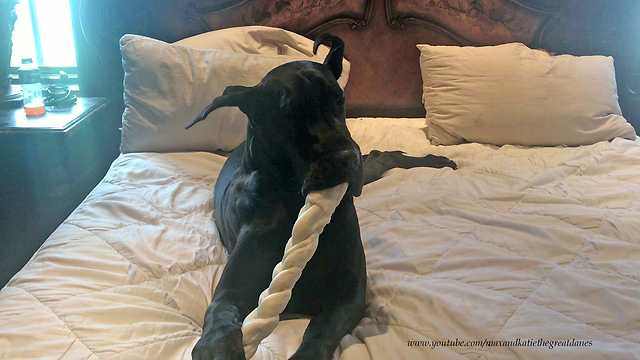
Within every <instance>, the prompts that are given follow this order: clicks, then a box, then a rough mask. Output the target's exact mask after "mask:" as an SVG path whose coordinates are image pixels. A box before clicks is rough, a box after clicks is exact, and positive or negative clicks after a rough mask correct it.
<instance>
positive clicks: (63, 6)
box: [11, 0, 76, 67]
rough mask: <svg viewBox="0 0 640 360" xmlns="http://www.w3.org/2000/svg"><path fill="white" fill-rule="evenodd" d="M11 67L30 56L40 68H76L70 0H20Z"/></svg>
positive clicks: (16, 65) (17, 7)
mask: <svg viewBox="0 0 640 360" xmlns="http://www.w3.org/2000/svg"><path fill="white" fill-rule="evenodd" d="M16 13H17V15H18V21H17V22H16V28H15V30H14V31H13V52H12V55H11V66H14V67H19V66H20V64H21V59H23V58H32V59H33V62H34V63H36V65H37V66H39V67H76V51H75V46H74V42H73V32H72V30H71V9H70V7H69V0H21V1H20V3H19V4H18V5H17V6H16Z"/></svg>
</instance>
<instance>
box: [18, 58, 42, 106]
mask: <svg viewBox="0 0 640 360" xmlns="http://www.w3.org/2000/svg"><path fill="white" fill-rule="evenodd" d="M18 76H19V77H20V86H21V87H22V102H23V104H24V112H25V113H26V114H27V116H40V115H42V114H44V99H43V97H42V84H41V83H40V69H38V67H37V66H35V64H34V63H33V60H32V59H22V66H20V69H18Z"/></svg>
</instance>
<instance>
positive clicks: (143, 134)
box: [120, 27, 350, 153]
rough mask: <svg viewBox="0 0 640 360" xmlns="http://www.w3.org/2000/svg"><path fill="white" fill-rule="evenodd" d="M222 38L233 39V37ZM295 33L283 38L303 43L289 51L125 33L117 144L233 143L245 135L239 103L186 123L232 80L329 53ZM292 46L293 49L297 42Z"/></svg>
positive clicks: (190, 146)
mask: <svg viewBox="0 0 640 360" xmlns="http://www.w3.org/2000/svg"><path fill="white" fill-rule="evenodd" d="M253 28H255V27H253ZM225 30H226V29H225ZM255 31H256V30H255V29H254V33H255ZM282 31H284V30H282ZM222 32H223V33H225V31H222ZM236 32H237V31H236ZM215 33H218V32H217V31H216V32H210V33H207V34H204V35H200V37H203V36H204V37H208V38H210V39H215V38H216V36H217V35H218V34H215ZM227 35H228V34H227ZM227 35H225V34H222V36H224V37H226V36H227ZM238 39H239V40H240V41H244V42H246V41H247V39H246V38H242V37H239V38H238ZM278 39H279V38H278V37H271V38H270V39H269V40H268V42H270V43H271V44H276V43H278V44H280V42H279V40H278ZM190 41H191V40H185V41H184V42H185V43H189V42H190ZM225 41H226V42H228V43H233V41H232V40H230V39H227V40H225ZM256 41H259V40H257V39H256ZM296 41H297V42H295V43H292V42H291V40H290V38H286V37H285V38H284V39H283V42H282V43H284V44H286V46H287V47H289V48H291V49H298V50H299V54H298V55H297V56H284V55H277V54H274V55H264V54H259V53H253V54H246V53H236V52H229V51H222V50H201V49H193V48H190V47H186V46H183V45H178V44H168V43H165V42H162V41H159V40H154V39H151V38H147V37H143V36H137V35H125V36H123V37H122V39H121V40H120V50H121V52H122V59H123V67H124V71H125V80H124V102H125V111H124V114H123V121H122V142H121V145H120V151H121V152H123V153H128V152H145V151H155V152H161V151H216V150H225V151H230V150H233V149H234V148H235V147H236V146H238V145H239V144H240V143H241V142H242V141H243V140H244V139H245V138H246V131H247V117H246V115H244V114H243V113H242V112H241V111H240V110H239V109H237V108H235V107H234V108H221V109H218V110H216V111H214V112H213V113H211V114H210V115H209V116H208V118H207V119H206V120H205V121H203V122H202V123H201V124H198V128H194V129H190V130H185V126H186V125H188V124H189V123H190V122H191V121H192V120H193V119H194V118H195V116H196V115H197V114H199V113H200V111H202V109H204V108H205V106H207V105H208V104H210V103H211V101H212V100H213V99H214V98H215V97H217V96H219V95H222V92H223V91H224V89H225V88H226V87H227V86H229V85H244V86H253V85H256V84H257V83H258V82H259V81H260V80H261V79H262V78H263V77H264V75H266V74H267V73H268V72H269V71H270V70H271V69H273V68H275V67H277V66H279V65H282V64H284V63H287V62H290V61H295V60H311V61H316V62H323V61H324V58H325V56H326V54H327V53H328V48H327V47H325V46H323V47H321V48H320V49H319V51H318V55H317V56H314V57H311V56H308V55H307V54H312V50H313V41H311V40H309V39H306V43H305V42H304V41H301V40H296ZM264 43H266V42H263V44H264ZM302 43H304V44H303V45H300V44H302ZM274 46H276V45H274ZM277 46H281V45H277ZM277 46H276V47H277ZM282 46H285V45H282ZM309 49H311V50H309ZM264 50H266V48H265V49H264ZM238 51H240V50H238ZM266 52H267V53H269V51H266ZM271 53H272V52H271ZM288 53H289V54H291V55H295V52H293V50H292V51H289V52H288ZM349 69H350V65H349V63H348V62H347V61H346V60H345V61H344V62H343V74H342V76H341V77H340V79H339V81H338V83H339V84H340V85H341V86H342V87H343V88H344V86H345V85H346V83H347V80H348V74H349Z"/></svg>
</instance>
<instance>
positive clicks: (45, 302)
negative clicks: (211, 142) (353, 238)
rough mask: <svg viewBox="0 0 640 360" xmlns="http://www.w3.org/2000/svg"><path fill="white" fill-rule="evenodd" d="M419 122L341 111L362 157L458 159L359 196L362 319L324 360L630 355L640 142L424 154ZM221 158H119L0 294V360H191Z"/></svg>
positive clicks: (638, 288) (215, 265)
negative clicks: (348, 115) (382, 153)
mask: <svg viewBox="0 0 640 360" xmlns="http://www.w3.org/2000/svg"><path fill="white" fill-rule="evenodd" d="M421 123H422V122H419V123H417V122H415V121H409V120H407V121H402V120H394V121H393V122H391V121H384V120H357V121H356V120H354V121H351V122H350V127H351V130H352V133H353V135H354V138H355V139H356V140H357V141H358V142H359V143H360V144H361V147H362V150H363V151H364V152H367V151H369V150H371V149H372V148H378V149H381V150H396V149H402V150H408V151H409V152H410V154H413V155H422V154H426V153H435V154H438V155H445V156H448V157H450V158H451V159H453V160H455V161H456V162H457V163H458V165H459V170H457V171H453V170H451V169H440V170H437V169H425V168H420V169H411V170H392V171H390V173H389V174H388V175H387V176H386V177H385V178H383V179H381V180H379V181H377V182H375V183H372V184H370V185H368V186H366V187H365V189H364V191H363V194H362V196H361V197H360V198H358V199H357V201H356V207H357V209H358V216H359V218H360V224H361V229H362V239H363V242H364V247H365V251H366V256H367V268H368V288H367V312H366V317H365V318H364V319H362V321H361V322H360V324H359V326H358V327H357V328H356V329H355V330H354V331H353V333H352V334H351V335H348V336H346V337H345V338H343V340H342V342H341V344H340V347H339V349H338V351H337V352H336V357H339V358H340V359H343V360H352V359H353V360H364V359H381V360H382V359H425V358H428V359H478V358H479V359H514V358H522V359H542V358H547V359H581V360H584V359H637V358H640V142H632V141H628V140H622V139H616V140H614V141H613V142H611V143H609V142H602V143H598V144H595V145H592V146H584V147H579V148H533V149H532V148H521V147H514V146H505V147H502V148H496V147H490V146H484V145H478V144H465V145H459V146H453V147H432V146H431V145H429V144H428V142H427V141H426V139H425V138H424V134H423V133H422V132H421V131H419V130H418V129H417V128H418V126H417V125H416V124H421ZM223 162H224V158H223V157H221V156H217V155H213V154H209V153H173V154H155V153H141V154H128V155H122V156H120V158H119V159H118V160H116V162H115V163H114V164H113V166H112V167H111V170H110V171H109V173H108V174H107V176H106V177H105V178H104V180H103V181H102V183H101V184H100V185H99V186H98V187H97V188H96V189H95V190H94V191H93V192H92V193H91V194H90V195H89V196H88V197H87V199H86V200H85V201H84V202H83V203H82V205H80V206H79V207H78V209H76V211H75V212H74V213H73V214H72V215H71V216H70V217H69V218H68V219H67V220H66V221H65V222H64V224H62V225H61V226H60V227H59V228H58V230H57V231H56V232H55V233H54V234H53V235H52V236H51V237H50V238H49V240H47V242H46V243H45V244H44V245H43V246H42V248H41V249H40V250H39V251H38V252H37V253H36V254H35V255H34V257H33V259H32V260H31V261H30V262H29V264H28V265H27V266H26V267H25V268H24V269H23V270H22V271H21V272H20V273H18V274H17V275H16V276H15V277H14V278H13V279H12V280H11V282H10V283H9V284H8V285H7V286H6V287H5V288H4V289H2V291H1V292H0V357H1V358H3V359H23V358H38V359H62V358H64V359H121V358H126V359H143V358H149V359H190V352H191V349H192V347H193V345H194V344H195V342H196V341H197V340H198V337H199V336H200V332H201V326H202V320H203V317H204V312H205V310H206V308H207V306H208V304H209V303H210V301H211V295H212V292H213V289H214V287H215V284H216V283H217V280H218V279H219V276H220V274H221V273H222V270H223V268H224V263H225V254H224V251H223V249H222V246H221V244H220V242H219V240H218V238H217V234H216V228H215V225H214V223H213V221H212V216H213V200H212V196H213V186H214V183H215V181H216V174H217V173H218V172H219V170H220V168H221V166H222V164H223ZM306 324H307V321H306V320H293V321H287V322H284V323H281V325H280V326H279V327H278V329H277V330H276V333H274V334H273V335H272V336H270V337H269V338H267V339H266V340H265V342H264V344H265V347H266V349H268V350H264V351H263V352H261V353H260V354H259V355H260V356H261V357H262V358H265V359H268V358H272V359H273V358H276V359H283V358H286V356H287V355H291V354H292V353H293V352H294V351H295V348H296V346H297V344H298V343H299V341H300V339H301V336H302V332H303V331H304V327H305V326H306ZM540 339H542V340H543V341H547V342H546V343H545V342H539V340H540ZM574 339H575V342H573V340H574ZM434 340H435V341H447V340H449V341H450V342H453V343H449V344H448V346H446V345H447V344H444V345H442V346H440V344H439V346H435V347H434V346H433V344H432V343H431V341H434ZM456 340H457V341H458V342H457V343H455V341H456ZM567 340H569V341H571V342H567ZM414 341H421V342H420V343H414ZM467 341H474V342H478V343H475V344H474V343H467ZM491 341H494V343H489V342H491ZM495 341H511V342H516V341H520V343H519V345H520V346H514V345H518V344H517V343H516V344H514V343H511V344H509V343H506V344H505V343H495ZM548 341H561V342H560V343H553V342H548ZM410 342H411V343H410ZM461 343H462V344H461ZM577 344H582V345H589V344H590V346H576V345H577ZM504 345H511V346H504ZM523 345H524V346H523ZM570 345H573V346H570ZM551 347H552V348H551Z"/></svg>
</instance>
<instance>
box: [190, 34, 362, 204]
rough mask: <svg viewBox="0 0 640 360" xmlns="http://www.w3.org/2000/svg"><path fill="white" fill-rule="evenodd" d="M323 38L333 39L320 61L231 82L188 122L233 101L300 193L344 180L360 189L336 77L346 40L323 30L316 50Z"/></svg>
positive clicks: (357, 158) (357, 157)
mask: <svg viewBox="0 0 640 360" xmlns="http://www.w3.org/2000/svg"><path fill="white" fill-rule="evenodd" d="M324 40H331V50H330V51H329V54H328V55H327V57H326V59H325V60H324V63H323V64H319V63H315V62H311V61H294V62H290V63H286V64H284V65H281V66H279V67H277V68H275V69H273V70H271V71H270V72H269V73H268V74H267V75H266V76H265V77H264V78H263V79H262V80H261V81H260V83H259V84H258V85H256V86H253V87H245V86H229V87H227V88H226V89H225V91H224V93H223V94H222V95H221V96H219V97H217V98H215V99H214V100H213V102H212V103H211V104H210V105H209V106H207V107H206V108H205V109H204V110H203V111H202V112H201V113H200V114H199V115H198V116H197V117H196V118H195V120H193V122H192V123H191V124H189V125H188V126H187V128H189V127H191V126H193V125H194V124H196V123H197V122H199V121H201V120H204V119H205V118H206V117H207V115H208V114H209V113H210V112H212V111H213V110H215V109H217V108H219V107H223V106H237V107H238V108H240V110H241V111H242V112H244V113H245V114H246V115H247V117H248V118H249V131H248V135H249V141H252V140H251V138H252V137H255V138H256V139H257V140H258V141H257V142H259V143H262V145H263V146H261V147H260V149H259V150H258V151H261V152H265V153H266V154H265V155H266V158H269V159H271V160H275V159H277V160H278V161H287V162H289V164H291V166H292V168H293V171H295V172H296V175H297V176H298V179H299V180H301V181H302V193H303V194H304V195H306V194H307V193H308V192H309V191H311V190H321V189H326V188H329V187H333V186H335V185H338V184H341V183H343V182H349V190H348V192H349V193H351V194H353V195H355V196H358V195H360V193H361V191H362V182H363V168H362V156H361V154H360V148H359V147H358V145H357V144H356V143H355V142H354V141H353V139H352V138H351V134H349V130H348V129H347V126H346V123H345V101H344V93H343V91H342V89H341V88H340V86H339V85H338V82H337V79H338V78H339V77H340V75H341V73H342V58H343V53H344V43H343V42H342V40H341V39H340V38H338V37H337V36H334V35H331V34H323V35H321V36H320V37H318V39H316V41H315V44H314V49H313V52H314V53H316V51H317V49H318V46H319V45H320V43H321V42H322V41H324ZM283 176H284V174H283Z"/></svg>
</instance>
